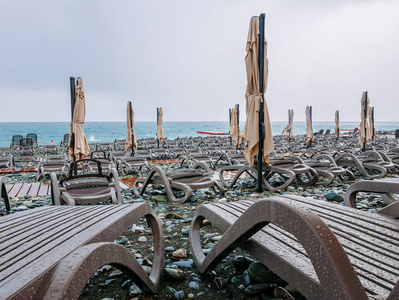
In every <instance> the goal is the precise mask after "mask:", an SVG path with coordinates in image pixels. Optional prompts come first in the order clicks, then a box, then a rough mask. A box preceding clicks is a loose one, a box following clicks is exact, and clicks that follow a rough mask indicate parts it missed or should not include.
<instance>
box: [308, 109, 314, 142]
mask: <svg viewBox="0 0 399 300" xmlns="http://www.w3.org/2000/svg"><path fill="white" fill-rule="evenodd" d="M309 115H310V127H311V128H312V131H313V120H312V119H313V117H312V106H310V107H309ZM309 147H310V148H312V139H311V140H310V143H309Z"/></svg>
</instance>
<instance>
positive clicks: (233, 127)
mask: <svg viewBox="0 0 399 300" xmlns="http://www.w3.org/2000/svg"><path fill="white" fill-rule="evenodd" d="M237 111H238V106H237V104H236V105H235V106H234V108H233V109H232V110H231V116H230V117H231V122H230V132H229V133H230V136H231V140H232V141H233V146H234V147H237V146H238V145H240V143H241V132H240V127H239V125H238V118H237Z"/></svg>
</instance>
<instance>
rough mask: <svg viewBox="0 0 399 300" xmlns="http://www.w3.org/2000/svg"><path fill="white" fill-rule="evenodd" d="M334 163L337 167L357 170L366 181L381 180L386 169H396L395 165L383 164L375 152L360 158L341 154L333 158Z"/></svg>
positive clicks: (364, 154) (369, 152)
mask: <svg viewBox="0 0 399 300" xmlns="http://www.w3.org/2000/svg"><path fill="white" fill-rule="evenodd" d="M335 162H336V164H337V165H338V166H341V167H344V168H347V169H349V170H355V169H357V170H359V171H360V172H361V174H362V175H363V176H364V178H366V179H373V178H382V177H384V176H385V175H386V174H387V172H388V169H392V170H393V169H395V168H396V166H395V164H393V163H389V162H384V160H383V159H382V157H381V155H379V154H378V153H377V152H376V151H366V152H364V153H363V154H362V155H361V156H355V155H354V154H351V153H341V154H339V155H338V156H337V157H335ZM367 170H370V171H371V172H368V171H367ZM376 173H377V174H376Z"/></svg>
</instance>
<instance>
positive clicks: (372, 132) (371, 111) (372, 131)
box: [367, 106, 375, 140]
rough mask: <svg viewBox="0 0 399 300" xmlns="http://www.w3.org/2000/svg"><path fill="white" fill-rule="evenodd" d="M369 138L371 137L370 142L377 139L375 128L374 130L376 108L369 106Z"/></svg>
mask: <svg viewBox="0 0 399 300" xmlns="http://www.w3.org/2000/svg"><path fill="white" fill-rule="evenodd" d="M367 119H368V125H367V136H368V137H370V140H374V139H375V128H374V107H371V106H369V107H368V108H367Z"/></svg>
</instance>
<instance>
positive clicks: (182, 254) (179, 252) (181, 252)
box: [172, 248, 187, 258]
mask: <svg viewBox="0 0 399 300" xmlns="http://www.w3.org/2000/svg"><path fill="white" fill-rule="evenodd" d="M172 256H173V257H175V258H186V257H187V250H186V249H184V248H181V249H178V250H176V251H174V252H172Z"/></svg>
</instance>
